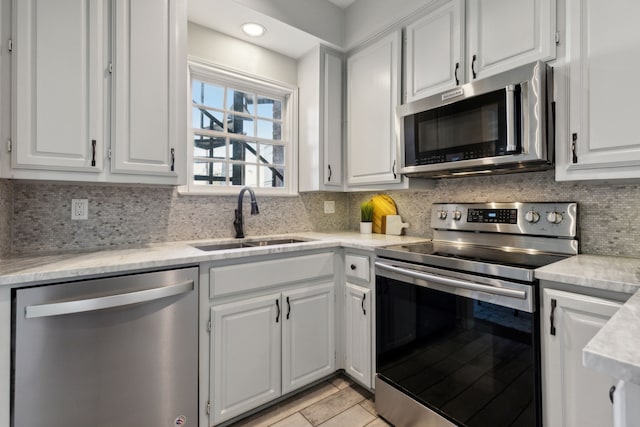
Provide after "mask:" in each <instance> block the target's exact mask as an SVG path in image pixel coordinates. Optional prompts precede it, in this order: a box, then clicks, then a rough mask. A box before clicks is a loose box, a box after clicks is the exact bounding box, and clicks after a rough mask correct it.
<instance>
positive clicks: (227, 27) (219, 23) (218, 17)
mask: <svg viewBox="0 0 640 427" xmlns="http://www.w3.org/2000/svg"><path fill="white" fill-rule="evenodd" d="M323 1H324V0H323ZM327 1H331V2H332V3H334V4H336V5H339V6H341V7H343V6H342V5H343V4H345V5H346V4H350V3H353V1H354V0H327ZM187 14H188V19H189V21H191V22H194V23H196V24H199V25H202V26H204V27H207V28H211V29H213V30H216V31H218V32H221V33H224V34H227V35H230V36H232V37H235V38H238V39H241V40H245V41H247V42H249V43H253V44H256V45H258V46H262V47H264V48H267V49H270V50H273V51H276V52H279V53H281V54H283V55H286V56H288V57H291V58H299V57H301V56H302V55H304V54H305V53H307V52H308V51H309V50H311V49H312V48H313V47H314V46H316V45H317V44H318V43H319V42H320V39H318V38H317V37H315V36H312V35H311V34H309V33H307V32H304V31H302V30H299V29H297V28H295V27H293V26H291V25H288V24H285V23H284V22H282V21H279V20H277V19H274V18H271V17H269V16H267V15H265V14H262V13H260V12H257V11H255V10H253V9H250V8H249V7H246V6H244V5H241V4H239V3H237V2H235V1H233V0H188V1H187ZM246 22H257V23H259V24H262V25H264V27H265V28H266V29H267V33H266V34H265V35H264V36H263V37H259V38H253V37H249V36H247V35H245V34H244V33H243V32H242V30H241V29H240V26H241V25H242V24H244V23H246Z"/></svg>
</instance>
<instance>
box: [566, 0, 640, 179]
mask: <svg viewBox="0 0 640 427" xmlns="http://www.w3.org/2000/svg"><path fill="white" fill-rule="evenodd" d="M638 16H640V3H639V2H628V1H622V0H612V1H608V2H606V4H605V2H601V1H597V0H568V1H567V21H568V22H567V25H568V32H569V33H568V37H569V40H568V45H567V58H566V61H564V63H565V64H566V67H567V69H566V70H565V69H563V70H562V72H561V73H558V76H559V77H562V76H564V75H565V74H567V75H568V78H569V82H568V91H569V99H568V104H569V115H568V121H569V125H568V127H567V128H563V126H562V124H563V123H559V126H558V128H559V129H558V130H559V132H558V133H557V138H558V141H557V143H556V145H557V147H558V150H557V152H558V162H557V167H556V172H557V173H556V176H557V179H558V180H580V179H616V178H638V177H640V134H639V133H638V128H637V121H638V114H637V112H638V106H637V100H638V99H640V86H639V85H637V84H633V83H630V80H629V78H628V77H627V72H628V71H631V70H638V69H640V55H638V52H640V26H638V22H637V17H638ZM632 74H633V72H632Z"/></svg>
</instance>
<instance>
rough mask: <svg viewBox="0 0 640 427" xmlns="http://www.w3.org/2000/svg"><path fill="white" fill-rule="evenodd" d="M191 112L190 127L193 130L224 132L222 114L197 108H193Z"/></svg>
mask: <svg viewBox="0 0 640 427" xmlns="http://www.w3.org/2000/svg"><path fill="white" fill-rule="evenodd" d="M191 111H192V114H191V127H193V128H194V129H207V130H217V131H218V132H223V131H224V127H223V126H224V121H223V120H224V119H223V118H224V113H222V112H220V111H213V110H207V109H205V108H199V107H193V109H192V110H191Z"/></svg>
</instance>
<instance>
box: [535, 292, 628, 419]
mask: <svg viewBox="0 0 640 427" xmlns="http://www.w3.org/2000/svg"><path fill="white" fill-rule="evenodd" d="M620 307H621V304H620V303H618V302H616V301H611V300H607V299H603V298H595V297H590V296H585V295H580V294H576V293H573V292H565V291H559V290H555V289H544V290H543V307H542V320H541V322H542V343H543V372H544V378H543V382H544V383H543V392H542V396H543V399H544V402H543V408H544V409H543V410H544V420H545V423H544V425H545V426H548V427H554V426H558V427H606V426H613V408H612V405H611V402H610V401H609V389H610V388H611V386H613V385H615V384H616V382H617V380H615V379H614V378H612V377H608V376H606V375H603V374H600V373H598V372H596V371H594V370H592V369H588V368H585V367H584V366H583V364H582V349H583V348H584V347H585V346H586V345H587V343H588V342H589V341H590V340H591V339H592V338H593V337H594V336H595V334H596V333H597V332H598V331H599V330H600V328H601V327H602V326H604V324H605V323H606V322H607V320H609V318H611V316H613V315H614V314H615V312H616V311H617V310H618V309H619V308H620Z"/></svg>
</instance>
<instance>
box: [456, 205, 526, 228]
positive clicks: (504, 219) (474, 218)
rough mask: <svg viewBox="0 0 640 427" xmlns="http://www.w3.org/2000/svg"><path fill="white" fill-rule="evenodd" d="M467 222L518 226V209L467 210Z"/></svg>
mask: <svg viewBox="0 0 640 427" xmlns="http://www.w3.org/2000/svg"><path fill="white" fill-rule="evenodd" d="M467 222H482V223H491V224H517V223H518V210H517V209H484V208H482V209H478V208H469V209H467Z"/></svg>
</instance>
